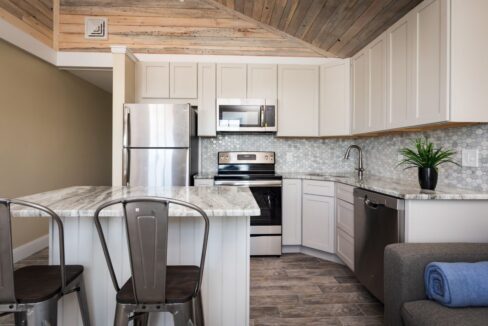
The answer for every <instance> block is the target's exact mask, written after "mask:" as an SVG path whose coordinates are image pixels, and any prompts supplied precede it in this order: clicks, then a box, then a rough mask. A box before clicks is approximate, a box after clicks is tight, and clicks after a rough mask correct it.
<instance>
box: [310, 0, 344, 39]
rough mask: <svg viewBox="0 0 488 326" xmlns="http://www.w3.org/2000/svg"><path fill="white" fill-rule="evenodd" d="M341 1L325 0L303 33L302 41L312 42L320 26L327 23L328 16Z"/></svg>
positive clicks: (320, 28)
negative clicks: (310, 24) (315, 17)
mask: <svg viewBox="0 0 488 326" xmlns="http://www.w3.org/2000/svg"><path fill="white" fill-rule="evenodd" d="M342 1H343V0H327V2H326V4H325V5H324V7H322V10H321V11H320V13H319V15H318V17H317V19H315V20H314V21H313V23H312V26H310V28H309V29H308V31H307V33H306V34H305V35H304V37H303V40H304V41H306V42H309V43H310V44H311V43H312V41H313V40H314V39H315V38H316V36H317V35H318V33H319V32H320V31H321V30H322V26H324V25H325V24H326V23H327V21H328V20H329V19H330V16H331V15H332V14H333V13H334V11H335V9H336V8H337V7H338V6H339V5H340V4H341V2H342Z"/></svg>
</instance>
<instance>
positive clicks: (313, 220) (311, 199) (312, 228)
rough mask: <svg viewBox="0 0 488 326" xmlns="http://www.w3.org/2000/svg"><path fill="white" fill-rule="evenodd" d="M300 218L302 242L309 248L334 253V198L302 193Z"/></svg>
mask: <svg viewBox="0 0 488 326" xmlns="http://www.w3.org/2000/svg"><path fill="white" fill-rule="evenodd" d="M302 219H303V222H302V223H303V224H302V227H303V231H302V244H303V245H304V246H306V247H309V248H313V249H317V250H322V251H326V252H329V253H334V252H335V218H334V198H333V197H322V196H314V195H303V213H302Z"/></svg>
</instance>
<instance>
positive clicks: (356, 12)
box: [319, 0, 374, 49]
mask: <svg viewBox="0 0 488 326" xmlns="http://www.w3.org/2000/svg"><path fill="white" fill-rule="evenodd" d="M373 2H374V0H358V1H356V3H355V4H354V5H351V7H349V6H348V7H347V8H346V13H345V14H344V15H343V19H341V20H337V19H335V20H331V21H330V25H331V27H330V29H329V30H328V33H324V34H323V35H322V37H320V38H319V42H320V43H319V44H320V45H319V46H320V47H321V48H322V49H328V48H330V47H331V46H332V45H333V44H334V43H335V42H337V40H338V39H339V37H340V36H341V35H342V34H344V32H345V31H346V30H347V29H348V28H349V26H351V25H353V24H354V22H355V21H356V20H357V19H358V18H359V17H360V16H361V15H362V14H363V13H364V12H365V11H366V10H368V8H369V7H370V6H371V5H372V4H373Z"/></svg>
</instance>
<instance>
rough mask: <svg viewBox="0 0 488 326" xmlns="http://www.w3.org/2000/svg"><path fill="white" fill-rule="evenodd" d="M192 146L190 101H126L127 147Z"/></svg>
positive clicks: (125, 140)
mask: <svg viewBox="0 0 488 326" xmlns="http://www.w3.org/2000/svg"><path fill="white" fill-rule="evenodd" d="M189 146H190V105H189V104H125V105H124V147H143V148H144V147H189Z"/></svg>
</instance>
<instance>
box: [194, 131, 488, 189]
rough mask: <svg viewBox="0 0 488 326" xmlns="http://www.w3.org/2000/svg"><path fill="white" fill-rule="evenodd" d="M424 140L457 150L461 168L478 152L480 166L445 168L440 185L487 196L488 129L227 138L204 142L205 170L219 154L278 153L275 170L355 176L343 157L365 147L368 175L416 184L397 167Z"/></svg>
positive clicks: (411, 173)
mask: <svg viewBox="0 0 488 326" xmlns="http://www.w3.org/2000/svg"><path fill="white" fill-rule="evenodd" d="M421 136H426V137H428V138H429V139H430V140H431V141H433V142H434V144H435V145H437V146H443V147H446V148H452V149H454V150H456V151H457V152H458V153H457V156H456V158H455V159H456V161H458V162H459V163H461V150H462V149H478V151H479V167H459V166H455V165H450V164H449V165H444V166H441V167H440V169H439V182H438V184H439V186H453V187H459V188H469V189H474V190H481V191H488V124H483V125H476V126H469V127H456V128H454V127H453V128H449V129H440V130H433V131H426V132H416V133H412V132H408V133H401V134H397V135H385V136H379V137H367V138H356V139H352V138H344V139H299V138H296V139H288V138H276V137H274V136H273V135H263V134H223V135H218V136H217V137H215V138H202V143H201V152H202V157H201V160H202V162H201V171H202V172H214V171H216V169H217V153H218V152H219V151H274V152H276V168H277V170H278V171H284V172H340V171H353V169H354V167H355V166H356V152H355V151H354V153H353V154H352V155H351V158H350V160H346V161H344V160H343V159H342V157H343V155H344V152H345V150H346V148H347V147H348V146H349V145H350V144H358V145H360V146H361V147H362V148H363V154H364V165H365V168H366V175H368V174H372V175H377V176H385V177H389V178H398V179H408V180H410V181H412V180H413V181H415V180H416V179H417V171H416V170H414V169H410V170H406V171H404V170H403V169H402V168H401V167H397V162H398V160H399V156H398V150H399V149H400V148H402V147H404V146H409V145H411V143H412V140H413V139H415V138H417V137H421ZM351 153H352V152H351Z"/></svg>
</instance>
